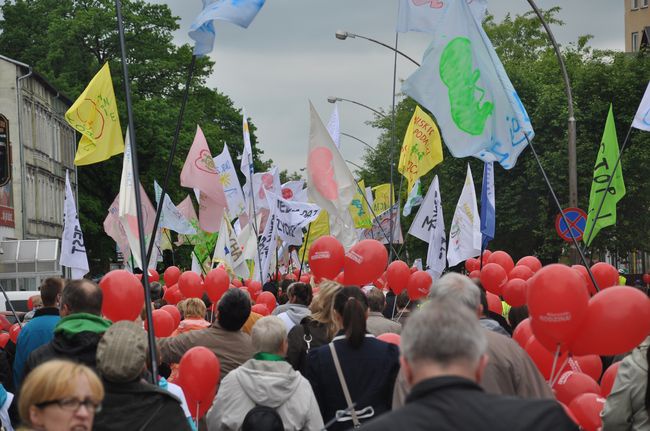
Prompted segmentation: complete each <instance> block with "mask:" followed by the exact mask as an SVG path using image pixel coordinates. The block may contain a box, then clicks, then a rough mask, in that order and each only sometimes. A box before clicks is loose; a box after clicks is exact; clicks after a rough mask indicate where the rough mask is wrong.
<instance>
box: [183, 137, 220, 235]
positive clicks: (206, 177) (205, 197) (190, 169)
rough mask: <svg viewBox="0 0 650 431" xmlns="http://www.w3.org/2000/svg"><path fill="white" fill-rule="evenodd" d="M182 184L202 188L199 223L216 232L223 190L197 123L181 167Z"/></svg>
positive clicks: (200, 225)
mask: <svg viewBox="0 0 650 431" xmlns="http://www.w3.org/2000/svg"><path fill="white" fill-rule="evenodd" d="M181 186H183V187H191V188H197V189H199V190H200V191H201V197H200V199H199V201H200V202H199V227H200V228H201V229H203V230H204V231H206V232H217V231H218V230H219V228H220V227H221V219H222V218H223V212H224V209H225V208H226V206H227V203H226V202H227V201H226V194H225V193H224V191H223V186H222V185H221V182H219V173H218V172H217V168H216V166H215V164H214V160H213V159H212V154H210V148H209V147H208V142H207V141H206V140H205V136H204V135H203V131H202V130H201V128H200V127H199V126H198V125H197V126H196V135H195V136H194V142H193V143H192V147H191V148H190V152H189V153H188V154H187V159H186V160H185V164H184V165H183V170H182V171H181Z"/></svg>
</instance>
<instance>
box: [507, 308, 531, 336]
mask: <svg viewBox="0 0 650 431" xmlns="http://www.w3.org/2000/svg"><path fill="white" fill-rule="evenodd" d="M527 317H528V306H527V305H522V306H520V307H511V308H510V311H508V322H509V323H510V327H511V328H512V330H513V331H514V330H515V328H517V325H519V324H520V323H521V322H522V321H523V320H525V319H526V318H527Z"/></svg>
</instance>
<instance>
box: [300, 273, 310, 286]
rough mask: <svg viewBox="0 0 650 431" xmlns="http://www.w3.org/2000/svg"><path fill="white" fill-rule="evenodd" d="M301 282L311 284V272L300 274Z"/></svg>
mask: <svg viewBox="0 0 650 431" xmlns="http://www.w3.org/2000/svg"><path fill="white" fill-rule="evenodd" d="M300 282H301V283H307V284H309V283H310V282H311V276H310V275H309V274H303V275H301V276H300Z"/></svg>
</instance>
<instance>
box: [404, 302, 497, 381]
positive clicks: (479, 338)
mask: <svg viewBox="0 0 650 431" xmlns="http://www.w3.org/2000/svg"><path fill="white" fill-rule="evenodd" d="M400 349H401V351H402V358H401V361H402V369H403V370H404V374H405V377H406V380H407V382H408V383H409V384H411V385H413V384H416V383H418V382H420V381H422V380H425V379H428V378H432V377H440V376H450V375H451V376H461V377H465V378H468V379H471V380H474V381H480V379H481V376H482V373H483V369H484V368H485V365H486V364H487V356H486V355H485V351H486V349H487V340H486V338H485V335H484V334H483V331H482V330H481V326H480V325H479V323H478V320H477V319H476V318H475V317H474V315H473V314H472V312H471V311H470V310H469V309H468V307H466V306H464V304H462V303H461V302H460V301H459V300H458V299H457V298H453V297H448V298H444V299H434V300H431V301H429V302H428V303H426V304H425V305H423V306H422V307H421V308H420V310H418V311H416V312H415V313H414V314H413V315H412V316H411V317H410V318H409V320H408V321H407V322H406V325H405V327H404V329H403V330H402V337H401V345H400Z"/></svg>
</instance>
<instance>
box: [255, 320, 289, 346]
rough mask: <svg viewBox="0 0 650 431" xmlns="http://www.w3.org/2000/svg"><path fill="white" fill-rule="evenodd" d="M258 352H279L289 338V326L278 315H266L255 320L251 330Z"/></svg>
mask: <svg viewBox="0 0 650 431" xmlns="http://www.w3.org/2000/svg"><path fill="white" fill-rule="evenodd" d="M251 338H252V342H253V348H254V349H255V351H256V352H258V353H259V352H264V353H279V352H280V350H281V348H282V343H283V342H284V341H285V340H286V339H287V326H286V325H285V324H284V322H283V321H282V319H280V318H279V317H277V316H266V317H262V318H261V319H260V320H258V321H257V322H255V325H253V330H252V332H251Z"/></svg>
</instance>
